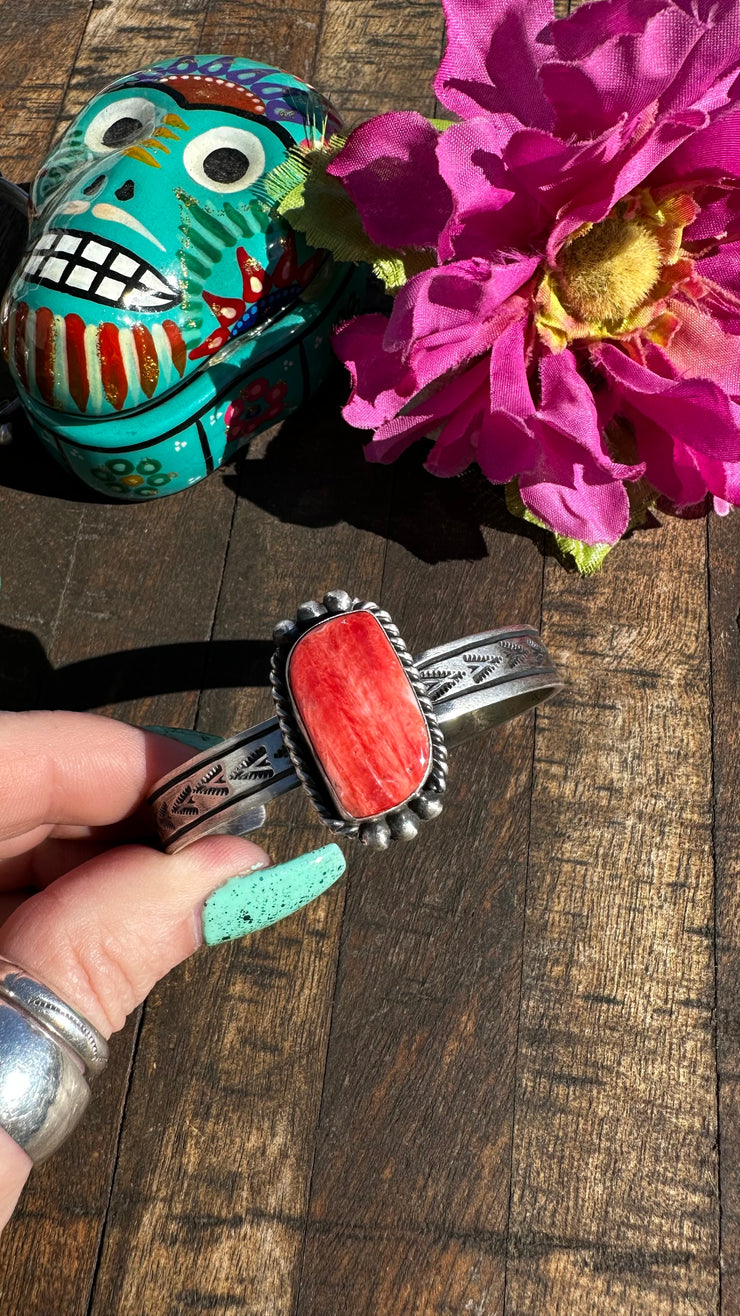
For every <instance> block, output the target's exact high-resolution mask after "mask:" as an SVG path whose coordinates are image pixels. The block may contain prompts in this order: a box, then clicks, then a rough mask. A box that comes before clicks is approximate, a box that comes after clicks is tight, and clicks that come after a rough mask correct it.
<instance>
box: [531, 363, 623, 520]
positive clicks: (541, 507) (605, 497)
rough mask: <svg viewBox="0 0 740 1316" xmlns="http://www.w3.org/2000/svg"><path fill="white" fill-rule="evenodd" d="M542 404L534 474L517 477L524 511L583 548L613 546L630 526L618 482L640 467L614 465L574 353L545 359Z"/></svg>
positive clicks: (538, 421) (541, 375)
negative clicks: (532, 514)
mask: <svg viewBox="0 0 740 1316" xmlns="http://www.w3.org/2000/svg"><path fill="white" fill-rule="evenodd" d="M540 379H541V384H542V403H541V406H540V408H539V410H538V413H537V419H536V422H535V430H536V434H537V437H538V439H539V440H540V444H541V451H540V456H539V460H538V462H537V465H536V467H535V468H534V470H533V471H531V472H528V473H526V474H525V475H522V476H520V477H519V492H520V494H521V497H522V501H523V502H524V505H525V507H528V508H529V510H530V511H531V512H533V513H534V515H535V516H537V517H539V519H540V520H541V521H544V522H545V524H546V525H547V526H549V527H550V529H552V530H554V531H555V532H556V534H561V535H570V536H572V537H573V538H574V539H580V540H582V541H583V542H584V543H587V544H599V543H608V544H614V543H616V541H617V540H618V539H619V538H620V537H621V535H623V534H624V532H625V530H626V529H627V524H628V522H629V498H628V497H627V492H626V490H625V488H624V485H623V483H622V481H623V480H626V479H632V480H634V479H637V478H638V477H639V476H640V475H641V474H642V472H643V466H642V465H641V464H640V465H636V466H626V465H623V464H622V463H619V462H615V461H614V460H613V459H612V458H611V456H610V455H609V453H608V452H607V450H606V448H605V446H604V441H603V439H602V436H601V431H600V428H599V423H598V417H597V414H596V407H595V405H594V400H593V396H592V394H591V390H590V388H589V387H588V384H587V383H586V381H585V380H584V379H583V378H582V377H581V375H580V374H579V373H578V369H577V365H576V360H575V357H574V356H573V354H572V352H569V351H564V352H560V353H558V354H557V355H554V356H552V355H548V356H545V357H543V359H542V361H541V363H540Z"/></svg>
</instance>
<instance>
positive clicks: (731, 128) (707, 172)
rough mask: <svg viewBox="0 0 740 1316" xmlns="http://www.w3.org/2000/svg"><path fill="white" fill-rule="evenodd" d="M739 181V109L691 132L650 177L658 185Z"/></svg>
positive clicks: (713, 119)
mask: <svg viewBox="0 0 740 1316" xmlns="http://www.w3.org/2000/svg"><path fill="white" fill-rule="evenodd" d="M726 177H731V178H740V106H739V105H733V106H732V107H731V108H730V109H727V110H722V111H719V112H718V113H716V114H715V115H714V117H713V118H712V121H711V122H710V123H708V124H707V126H706V128H702V129H700V131H699V132H695V133H692V134H691V136H690V137H688V138H687V139H686V141H685V142H682V143H681V145H680V146H678V147H676V150H675V151H672V152H671V154H670V155H669V156H668V157H667V159H665V160H664V161H663V162H662V164H661V165H660V166H659V168H658V169H657V170H656V171H655V174H654V176H653V177H652V178H651V180H650V181H651V183H657V184H658V185H660V184H662V183H667V182H673V181H674V180H676V179H685V178H691V179H709V180H717V181H719V180H721V179H722V178H726Z"/></svg>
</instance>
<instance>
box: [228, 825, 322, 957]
mask: <svg viewBox="0 0 740 1316" xmlns="http://www.w3.org/2000/svg"><path fill="white" fill-rule="evenodd" d="M346 867H347V863H346V860H345V858H344V855H343V854H342V851H341V850H340V849H339V846H338V845H333V844H332V845H324V846H322V848H321V849H320V850H312V851H311V852H310V853H309V854H301V855H297V857H296V858H295V859H289V860H288V862H287V863H286V864H277V865H276V866H275V867H274V868H260V869H258V870H257V871H256V872H254V873H248V874H247V875H246V877H232V879H231V881H230V882H227V883H226V884H225V886H222V887H219V888H218V890H217V891H214V892H213V895H211V896H209V897H208V899H207V900H206V902H205V905H204V906H203V915H202V921H203V940H204V941H205V943H206V945H207V946H215V945H216V944H217V943H218V942H219V941H233V940H234V939H235V938H236V937H245V936H246V935H247V934H248V933H249V932H257V931H258V930H259V929H260V928H266V927H267V926H268V925H269V924H270V923H277V921H278V919H281V918H287V917H288V915H289V914H294V913H295V911H296V910H297V909H300V908H301V906H302V905H307V904H308V903H309V901H311V900H315V899H316V897H317V896H320V895H321V892H322V891H326V889H327V887H330V886H331V885H332V883H334V882H336V880H337V878H338V877H341V876H342V873H343V872H344V870H345V868H346Z"/></svg>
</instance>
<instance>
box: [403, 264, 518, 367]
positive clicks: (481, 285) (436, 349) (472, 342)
mask: <svg viewBox="0 0 740 1316" xmlns="http://www.w3.org/2000/svg"><path fill="white" fill-rule="evenodd" d="M537 265H538V261H537V257H530V259H529V260H520V261H514V262H512V263H511V264H510V265H499V266H495V265H491V264H489V263H488V262H487V261H482V260H470V261H458V262H457V263H456V264H454V265H445V266H442V267H441V268H437V269H433V270H424V271H422V273H421V274H417V275H415V276H414V278H413V279H409V282H408V283H407V284H406V285H405V286H404V287H403V288H402V289H401V290H400V292H399V293H398V295H397V297H396V300H395V303H394V306H393V311H392V314H391V318H390V321H389V323H388V329H387V331H386V336H385V340H384V342H385V346H386V347H387V348H389V349H391V350H394V351H400V352H401V353H402V354H403V357H404V360H405V361H407V362H408V364H409V366H410V368H411V371H412V373H413V376H414V379H415V381H416V387H417V388H425V387H426V386H427V385H428V384H432V383H434V381H435V380H438V379H440V378H441V377H442V376H444V375H446V374H449V373H450V372H451V371H453V370H458V369H459V368H460V366H462V365H464V364H466V363H467V362H468V361H470V360H472V359H473V358H474V357H476V356H481V355H482V354H483V353H484V352H487V351H488V350H489V348H490V347H491V345H492V343H494V342H495V340H496V338H497V337H498V335H499V334H500V333H501V331H502V329H503V328H504V327H505V325H506V324H508V323H509V321H510V320H511V319H512V318H513V319H516V318H519V317H521V316H522V314H523V312H524V309H525V306H526V303H525V302H524V301H523V299H522V298H514V297H513V296H512V294H513V293H515V292H516V291H517V289H519V288H521V286H522V284H524V283H526V281H527V280H528V279H529V278H531V276H532V275H533V274H534V272H535V270H536V268H537ZM505 303H506V305H504V304H505Z"/></svg>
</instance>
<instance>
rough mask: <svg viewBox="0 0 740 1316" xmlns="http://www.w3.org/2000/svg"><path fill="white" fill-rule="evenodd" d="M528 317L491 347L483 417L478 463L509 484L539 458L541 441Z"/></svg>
mask: <svg viewBox="0 0 740 1316" xmlns="http://www.w3.org/2000/svg"><path fill="white" fill-rule="evenodd" d="M525 330H526V319H525V317H524V316H522V317H521V318H520V319H518V320H515V321H514V322H513V323H512V324H510V325H509V326H508V327H507V328H506V329H505V330H504V332H503V333H502V334H501V335H500V336H499V338H498V339H497V340H496V342H495V343H494V345H493V349H492V351H491V364H490V371H491V393H490V412H489V413H488V415H484V416H483V418H482V420H481V426H480V435H479V437H478V444H477V457H478V464H479V466H480V468H481V470H482V471H483V474H484V475H485V476H486V477H487V479H489V480H490V481H491V482H492V483H493V484H508V482H509V480H511V479H513V477H514V476H515V475H519V474H521V472H523V471H529V470H532V468H533V467H534V466H535V464H536V462H537V457H538V452H539V445H538V443H537V440H536V438H535V436H534V434H533V432H532V428H531V424H530V421H531V418H532V417H533V416H534V414H535V406H534V402H533V400H532V394H531V392H530V388H529V381H528V379H527V369H526V362H525V355H524V354H525Z"/></svg>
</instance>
